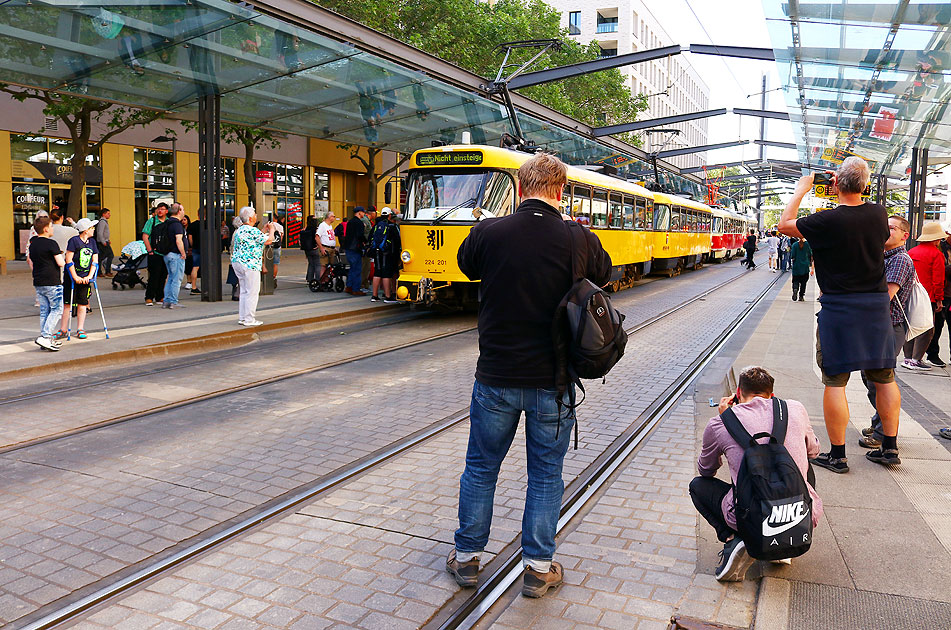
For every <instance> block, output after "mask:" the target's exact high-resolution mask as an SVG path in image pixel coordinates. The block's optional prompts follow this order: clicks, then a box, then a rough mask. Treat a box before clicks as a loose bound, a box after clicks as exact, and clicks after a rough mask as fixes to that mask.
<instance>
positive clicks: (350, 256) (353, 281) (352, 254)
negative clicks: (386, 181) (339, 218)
mask: <svg viewBox="0 0 951 630" xmlns="http://www.w3.org/2000/svg"><path fill="white" fill-rule="evenodd" d="M364 216H366V210H365V209H364V208H363V206H357V207H356V208H354V209H353V216H352V217H350V220H349V221H347V226H346V230H345V232H344V239H343V251H344V253H346V255H347V263H348V264H349V265H350V272H349V273H348V274H347V288H346V292H347V293H349V294H350V295H356V296H363V295H366V293H364V292H363V290H362V289H361V288H360V286H361V285H360V282H361V275H360V274H361V273H362V270H363V250H364V249H365V248H366V244H367V237H366V232H365V231H364V227H365V226H364V224H363V217H364Z"/></svg>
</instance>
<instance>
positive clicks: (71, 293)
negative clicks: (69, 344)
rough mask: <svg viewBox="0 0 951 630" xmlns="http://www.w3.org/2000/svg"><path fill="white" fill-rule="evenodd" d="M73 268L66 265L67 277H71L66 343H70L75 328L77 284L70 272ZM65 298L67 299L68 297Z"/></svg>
mask: <svg viewBox="0 0 951 630" xmlns="http://www.w3.org/2000/svg"><path fill="white" fill-rule="evenodd" d="M72 266H73V263H69V264H68V265H66V275H67V276H68V277H69V315H67V316H66V341H69V339H70V332H71V331H72V328H73V297H74V295H73V294H74V291H73V287H74V286H76V283H75V282H73V274H72V273H70V271H69V268H70V267H72ZM63 297H64V298H65V297H66V296H63ZM60 326H62V324H60Z"/></svg>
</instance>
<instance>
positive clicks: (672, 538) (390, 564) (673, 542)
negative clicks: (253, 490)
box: [80, 273, 768, 629]
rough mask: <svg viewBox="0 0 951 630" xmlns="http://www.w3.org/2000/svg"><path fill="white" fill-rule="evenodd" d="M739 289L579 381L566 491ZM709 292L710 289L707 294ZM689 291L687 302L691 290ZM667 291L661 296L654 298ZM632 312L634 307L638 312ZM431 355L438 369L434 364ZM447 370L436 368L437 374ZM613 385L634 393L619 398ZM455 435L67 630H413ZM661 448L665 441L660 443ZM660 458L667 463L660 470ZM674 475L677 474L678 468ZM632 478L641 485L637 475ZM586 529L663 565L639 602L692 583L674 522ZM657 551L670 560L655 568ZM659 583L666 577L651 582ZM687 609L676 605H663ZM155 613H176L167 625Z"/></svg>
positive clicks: (511, 472)
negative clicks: (587, 382)
mask: <svg viewBox="0 0 951 630" xmlns="http://www.w3.org/2000/svg"><path fill="white" fill-rule="evenodd" d="M750 278H751V280H754V281H753V282H747V283H737V284H735V285H732V286H731V287H728V288H726V289H724V290H723V291H722V292H720V293H719V294H718V295H711V296H709V297H708V298H707V300H705V301H698V302H696V303H695V304H693V305H691V306H690V307H688V308H686V309H684V310H683V311H681V312H679V313H677V314H675V315H674V316H672V317H670V318H668V319H665V320H663V321H662V322H660V323H658V324H657V325H655V326H652V327H650V328H649V329H647V330H645V331H643V332H641V333H639V334H638V335H637V336H635V337H634V338H632V343H630V344H629V346H628V347H629V352H628V355H627V356H626V357H625V359H624V360H623V361H622V362H621V363H620V364H619V365H618V367H617V368H615V371H614V372H612V375H611V379H610V380H609V382H608V383H607V384H605V385H601V384H600V383H592V384H591V387H590V388H589V399H588V402H586V403H585V404H584V405H583V406H582V407H581V408H580V410H579V418H580V421H581V423H582V424H581V429H582V438H583V439H582V444H581V448H580V449H579V450H577V451H573V450H572V451H569V455H568V458H567V460H566V466H565V477H566V480H567V481H570V480H571V479H573V478H574V477H575V476H577V474H578V473H579V472H580V471H581V470H582V469H583V468H584V467H585V466H587V465H588V464H589V463H590V462H591V461H592V460H593V459H594V458H595V457H596V456H597V455H598V454H599V453H600V452H601V451H602V450H603V448H604V446H605V445H606V444H607V443H608V442H610V441H611V440H613V439H614V438H615V437H616V436H617V435H618V434H619V433H620V431H621V430H622V429H623V428H626V427H627V426H628V425H629V424H630V423H631V422H632V421H634V420H635V419H636V417H637V415H638V414H639V413H640V412H641V411H643V410H644V409H645V408H646V407H647V405H648V404H649V403H650V402H651V401H652V400H653V399H654V398H655V397H656V396H657V395H658V394H659V393H660V392H661V391H662V390H663V389H664V388H665V387H666V386H667V385H668V384H669V382H670V381H671V380H672V379H673V378H675V377H676V375H677V374H679V373H680V372H681V371H682V370H683V369H684V368H685V367H686V366H687V365H689V363H690V362H692V360H693V359H694V358H695V357H696V356H697V354H698V353H699V352H700V351H701V350H702V349H703V348H705V347H706V346H707V345H709V343H710V342H711V341H712V340H713V338H715V337H716V335H717V334H719V332H720V331H721V330H722V329H723V328H724V327H725V326H726V325H728V324H729V322H730V321H732V319H733V318H735V316H736V315H737V314H738V313H739V312H740V311H742V309H743V308H744V307H745V305H746V301H747V300H749V299H752V298H753V297H754V296H755V295H756V294H758V293H759V291H760V290H761V289H762V287H763V286H764V284H765V282H764V281H763V280H764V278H767V276H765V274H762V273H753V274H751V275H750ZM721 280H722V278H721ZM766 281H768V278H767V280H766ZM714 284H716V282H715V281H714V282H710V284H709V285H708V286H712V285H714ZM693 289H694V292H695V293H696V292H697V291H698V289H697V287H696V286H695V285H694V287H693ZM670 293H672V291H670V290H669V289H666V292H665V297H669V294H670ZM681 299H682V298H681ZM658 301H659V300H658ZM636 306H637V307H638V308H641V309H643V308H644V304H643V303H638V304H637V305H636ZM664 308H666V307H664ZM664 308H657V309H655V312H657V311H661V310H664ZM630 321H632V322H633V321H637V318H634V319H632V320H630ZM700 323H702V325H698V324H700ZM685 329H686V330H691V331H692V332H691V334H689V335H685V334H684V332H683V331H684V330H685ZM440 358H441V359H442V360H443V361H445V357H442V356H441V357H440ZM451 372H452V370H451V369H442V370H440V373H441V374H443V375H446V376H448V375H450V374H451ZM470 374H471V373H466V375H465V376H466V379H465V381H466V385H465V387H464V388H460V389H459V390H458V393H459V395H460V396H461V397H463V399H466V400H467V398H468V393H469V387H470V386H471V375H470ZM625 383H636V385H635V386H634V387H630V386H627V385H625ZM450 387H453V388H456V387H458V386H457V385H456V384H454V383H449V382H444V384H443V388H442V390H441V391H443V392H445V393H447V394H448V393H449V392H448V390H449V388H450ZM453 393H456V389H453ZM364 408H365V409H366V408H372V406H370V407H366V406H365V407H364ZM392 408H393V407H392V405H391V409H392ZM674 433H675V434H676V430H674ZM687 433H689V431H687V432H686V433H685V435H686V434H687ZM658 435H661V434H660V433H658ZM466 436H467V427H465V426H464V425H463V426H460V427H457V428H455V429H453V430H450V431H447V432H445V433H443V434H441V435H440V436H438V437H437V438H435V439H433V440H430V441H429V442H427V443H426V444H424V445H422V446H420V447H418V448H416V449H413V450H411V451H409V452H407V453H404V454H402V455H401V456H399V457H398V458H395V459H393V460H391V461H389V462H387V463H386V464H384V465H383V466H381V467H379V468H377V469H374V470H373V471H371V472H369V473H367V474H365V475H363V476H362V477H360V478H359V479H357V480H355V481H352V482H350V483H348V484H346V485H345V486H343V487H340V488H338V489H336V490H334V491H332V492H330V493H328V494H326V495H325V496H323V497H322V498H320V499H319V500H317V501H315V502H313V503H312V504H311V505H308V506H306V507H304V508H301V509H300V510H298V512H297V513H296V514H293V515H291V516H288V517H285V518H283V519H280V520H279V521H276V522H274V523H271V524H269V525H267V526H264V527H262V528H261V529H259V530H258V531H256V532H254V533H252V534H250V535H248V536H245V537H244V538H243V539H242V540H240V541H239V542H235V543H231V544H228V545H224V546H222V547H221V548H219V549H217V550H215V551H213V552H211V553H208V554H206V555H204V556H202V557H201V558H200V559H198V560H196V561H195V562H193V563H192V564H190V565H189V566H186V567H183V568H181V569H179V570H177V571H175V572H174V573H173V574H170V575H168V576H167V577H164V578H162V579H160V580H158V581H156V582H154V583H153V584H151V585H149V586H148V587H146V588H144V589H142V590H140V591H138V592H137V593H135V594H133V595H131V596H130V597H128V598H126V599H124V600H122V601H120V602H118V603H116V604H114V605H112V606H109V607H107V608H105V609H103V610H101V611H97V612H95V613H94V614H92V615H91V616H90V617H88V619H87V620H85V621H84V622H82V623H81V624H80V626H81V627H88V628H100V627H109V628H117V627H123V624H126V623H128V624H130V625H129V627H137V628H139V627H141V628H153V627H154V628H171V627H189V628H190V627H216V628H217V627H221V628H232V627H233V628H241V627H249V628H250V627H300V628H305V627H306V628H329V627H335V628H344V627H363V628H367V629H370V628H383V627H386V628H399V627H417V626H418V625H420V624H421V623H423V622H424V621H425V620H427V619H429V618H430V617H431V616H432V615H433V614H434V613H435V612H436V611H437V610H438V609H439V608H440V607H441V606H442V605H444V603H445V602H446V601H447V600H448V599H449V598H450V597H451V596H452V595H454V594H455V592H456V591H457V590H458V589H457V588H456V586H455V584H454V582H452V580H451V578H450V577H449V576H448V575H446V574H445V572H444V570H443V566H442V565H443V562H444V556H445V553H446V552H447V550H448V549H449V545H450V544H451V539H452V530H453V529H454V527H455V522H454V519H455V504H456V495H457V485H458V475H459V474H460V472H461V469H462V465H463V461H462V460H463V458H462V456H461V454H462V453H463V452H464V448H465V441H466ZM672 439H679V438H678V436H677V435H673V438H672ZM660 448H661V450H666V449H667V448H668V447H667V446H666V445H665V446H662V447H660ZM679 448H680V451H679V456H683V453H684V452H687V451H692V449H693V440H692V438H691V439H689V441H688V442H687V443H686V444H685V445H683V446H681V447H679ZM523 450H524V440H523V436H522V435H521V434H520V435H519V436H518V437H517V438H516V443H515V444H514V447H513V449H512V451H511V453H510V456H509V458H508V459H507V461H506V462H505V465H504V466H503V469H502V474H501V478H500V484H499V489H498V492H497V497H496V503H497V506H496V512H495V514H496V519H495V521H494V526H493V532H492V536H491V542H490V546H489V548H488V549H487V552H488V553H489V554H491V553H495V552H497V551H498V550H499V549H500V548H501V547H502V546H504V545H506V544H508V543H510V542H511V540H512V538H513V537H514V535H515V532H517V531H518V527H519V522H520V519H521V506H522V502H523V500H524V472H523V471H524V452H523ZM674 455H677V453H671V455H670V456H669V457H665V458H664V459H671V458H672V457H673V456H674ZM660 459H661V457H660V456H659V455H658V456H652V457H651V461H650V463H649V464H648V465H655V464H656V461H659V460H660ZM679 465H680V466H681V467H682V468H683V467H685V464H683V463H680V464H679ZM633 474H634V475H635V476H643V475H638V474H637V471H635V472H634V473H633ZM662 475H668V476H667V477H666V478H664V477H663V476H661V477H656V478H655V477H654V476H653V475H652V476H650V477H648V479H650V480H651V481H650V483H651V489H650V493H651V495H652V496H653V495H655V494H657V493H658V492H659V493H660V494H662V495H671V496H674V495H678V494H679V500H680V501H681V503H682V500H683V497H684V496H685V494H684V493H685V488H686V482H684V483H683V484H681V483H680V482H681V480H680V479H679V478H675V477H674V476H672V475H673V473H669V472H665V473H662ZM646 490H647V487H646V486H642V487H641V489H640V490H636V492H639V493H640V494H642V495H644V496H645V497H646V496H647V493H646ZM645 500H646V499H645ZM650 502H651V510H654V511H655V512H656V513H657V514H658V515H660V514H661V513H665V514H666V513H668V512H669V513H670V515H671V516H676V515H675V514H674V512H676V511H677V510H678V509H679V507H678V504H677V501H674V500H672V499H666V498H665V500H664V501H660V502H658V501H654V500H650ZM680 507H682V505H681V506H680ZM665 511H666V512H665ZM597 518H598V517H597V516H595V517H594V520H592V522H591V524H590V525H589V527H594V528H595V529H597V528H598V527H600V526H604V528H605V531H604V532H603V533H602V534H601V535H603V536H608V535H611V534H614V535H617V536H622V535H623V536H628V535H629V536H631V540H632V541H633V543H632V544H633V547H631V548H632V549H636V550H638V551H639V552H640V553H643V554H645V556H644V557H645V558H648V557H649V558H648V559H649V560H651V561H653V562H660V565H661V566H662V567H666V568H664V570H663V571H660V570H657V568H656V567H654V568H652V569H651V570H647V569H645V570H644V571H643V574H642V575H640V576H639V577H638V576H634V575H632V576H631V577H630V579H631V580H635V581H638V580H640V581H641V582H642V583H643V584H647V585H650V586H649V590H648V593H653V589H655V588H671V589H673V588H686V587H684V582H683V580H682V579H681V578H684V577H685V576H688V575H691V574H692V572H693V569H692V568H690V570H688V568H687V567H688V565H691V566H692V564H691V563H693V564H695V562H696V560H695V557H696V551H695V543H693V545H694V546H693V547H691V546H689V545H686V544H684V545H683V546H682V542H683V540H684V539H686V538H688V537H689V536H688V534H687V532H688V530H689V531H690V532H692V531H693V528H692V527H691V526H688V525H687V524H685V522H684V521H682V520H678V519H677V518H673V519H672V520H666V521H661V522H660V525H659V526H657V525H653V526H652V525H650V523H651V522H652V521H651V520H650V519H649V518H645V519H643V520H640V521H638V524H639V527H638V528H634V527H631V528H622V530H621V531H620V532H617V531H615V530H616V529H618V528H613V527H610V526H608V525H605V524H604V523H599V522H598V521H597ZM693 523H695V520H694V521H693ZM658 527H660V529H658ZM663 528H666V529H663ZM589 533H590V531H589ZM690 535H692V534H690ZM582 544H587V543H582ZM638 545H643V546H641V547H640V548H639V547H638ZM655 547H656V548H655ZM664 553H670V554H671V556H670V557H669V558H661V556H663V554H664ZM690 557H693V558H694V560H690V559H689V558H690ZM485 559H486V560H488V557H487V558H485ZM674 560H676V561H677V562H674ZM577 568H580V565H579V567H576V569H577ZM661 573H663V574H669V575H670V577H660V575H659V574H661ZM656 580H666V581H660V582H657V581H656ZM689 581H690V585H689V586H690V587H696V588H698V589H706V590H707V591H710V592H711V593H714V592H715V593H717V597H718V598H719V599H715V600H714V599H713V595H711V594H710V593H701V594H703V596H704V598H705V599H704V600H703V601H714V604H715V607H716V612H718V614H719V610H720V609H721V608H723V610H724V612H723V613H722V614H723V616H724V617H727V616H729V614H730V613H728V612H726V611H727V610H732V609H733V608H735V606H734V605H733V604H729V603H726V602H727V600H729V599H731V598H730V597H726V595H724V594H723V592H721V591H717V590H715V589H710V588H708V587H709V586H711V585H710V584H709V583H708V582H706V581H704V579H703V578H697V582H696V583H694V581H693V578H692V577H691V578H690V579H689ZM619 588H620V587H619ZM645 588H646V587H645ZM658 593H659V594H664V596H666V597H668V599H670V598H672V597H673V595H672V594H671V593H667V591H658ZM641 597H644V595H642V596H641ZM744 597H745V596H743V597H739V598H737V597H733V598H732V599H739V600H742V601H744V602H747V604H745V605H747V607H748V600H749V598H746V599H744ZM688 599H689V598H686V599H683V600H681V599H680V598H678V599H676V601H675V602H674V604H677V603H678V602H681V601H684V602H686V601H688ZM721 600H722V601H721ZM731 607H732V608H731ZM169 610H174V611H176V612H173V613H171V614H169V613H168V612H167V611H169ZM658 610H659V609H651V610H646V609H645V610H644V611H643V622H645V623H647V622H649V621H651V620H655V621H656V620H657V619H658V618H659V617H657V616H656V614H655V613H657V612H658Z"/></svg>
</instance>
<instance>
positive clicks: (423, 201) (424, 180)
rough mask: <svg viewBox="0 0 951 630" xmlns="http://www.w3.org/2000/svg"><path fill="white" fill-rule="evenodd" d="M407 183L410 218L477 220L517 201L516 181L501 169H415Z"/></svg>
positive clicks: (507, 208)
mask: <svg viewBox="0 0 951 630" xmlns="http://www.w3.org/2000/svg"><path fill="white" fill-rule="evenodd" d="M407 187H408V190H407V198H406V218H405V220H408V221H412V220H419V221H434V220H437V219H438V220H439V221H475V220H477V217H478V218H480V219H481V218H490V217H497V216H503V215H506V214H509V213H510V212H512V210H513V209H514V205H515V182H514V181H512V178H511V177H509V176H508V175H507V174H505V173H503V172H500V171H487V172H475V173H472V172H466V173H451V172H446V171H425V170H414V171H412V172H411V173H410V175H409V181H408V182H407ZM476 208H478V209H479V213H477V214H476V213H474V212H473V210H474V209H476Z"/></svg>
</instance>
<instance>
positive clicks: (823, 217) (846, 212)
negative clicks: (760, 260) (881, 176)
mask: <svg viewBox="0 0 951 630" xmlns="http://www.w3.org/2000/svg"><path fill="white" fill-rule="evenodd" d="M869 177H870V170H869V166H868V164H867V163H866V162H865V160H863V159H862V158H859V157H850V158H848V159H846V160H845V161H844V162H843V163H842V166H840V167H839V170H838V171H837V172H836V174H835V177H834V178H833V181H832V187H833V190H836V191H837V192H838V195H839V204H840V205H839V206H838V207H836V208H833V209H832V210H825V211H823V212H817V213H815V214H812V215H809V216H807V217H802V218H801V219H797V218H796V213H797V212H798V211H799V205H800V203H802V199H803V197H805V196H806V193H808V192H809V191H810V190H811V189H812V185H813V179H814V175H813V174H809V175H805V176H803V177H801V178H800V179H799V182H798V183H797V184H796V191H795V192H794V193H793V196H792V199H790V200H789V203H788V204H786V208H785V209H784V210H783V214H782V217H781V218H780V221H779V230H780V231H781V232H782V233H783V234H786V235H788V236H792V237H795V238H799V237H800V236H803V237H805V239H806V240H807V241H808V242H809V245H810V246H811V247H812V252H813V260H814V262H815V267H816V282H818V283H819V289H820V290H821V291H822V295H821V297H820V298H819V303H820V304H821V305H822V310H820V311H819V314H818V315H817V320H818V328H817V338H816V362H817V363H818V365H819V368H820V369H821V370H822V383H823V384H824V385H825V392H824V394H823V398H822V409H823V413H824V415H825V422H826V431H827V432H828V434H829V442H830V443H831V445H832V447H831V449H830V450H829V452H828V453H820V454H819V456H818V457H816V458H815V459H814V460H812V462H813V463H814V464H816V465H817V466H821V467H822V468H826V469H828V470H831V471H833V472H836V473H845V472H848V470H849V464H848V459H847V458H846V456H845V429H846V426H848V423H849V404H848V400H847V399H846V395H845V386H846V384H847V383H848V382H849V375H850V373H851V372H855V371H858V370H862V371H864V373H865V377H866V378H867V379H868V380H869V381H871V382H872V383H873V384H874V387H875V394H876V401H875V406H876V410H877V411H878V415H879V417H880V418H881V421H882V433H883V436H882V446H881V447H880V448H877V449H874V450H871V451H869V452H867V453H866V454H865V457H866V458H867V459H869V460H870V461H873V462H876V463H879V464H884V465H887V466H892V465H895V464H900V463H901V460H900V459H899V457H898V414H899V411H900V410H901V393H900V392H899V391H898V385H897V384H896V383H895V356H896V354H897V352H896V349H895V335H894V333H893V328H892V320H891V316H890V314H889V302H890V298H889V294H888V286H887V284H886V282H885V243H886V241H888V238H889V227H888V216H887V213H886V211H885V208H883V207H882V206H880V205H878V204H874V203H865V202H864V201H863V200H862V192H863V191H864V190H865V188H866V186H867V185H868V182H869Z"/></svg>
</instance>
